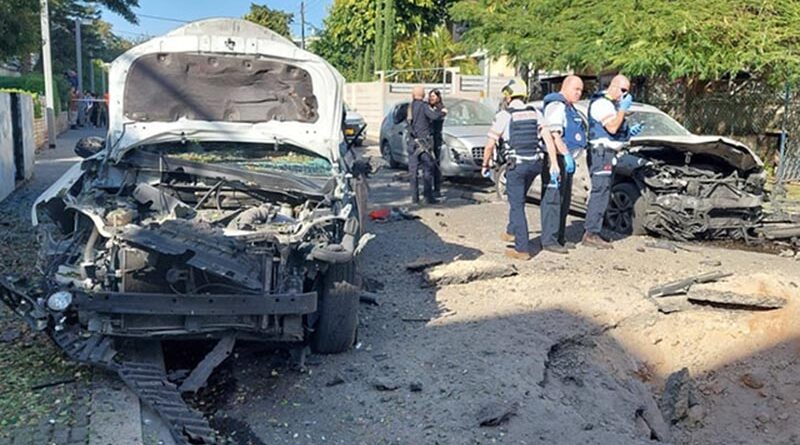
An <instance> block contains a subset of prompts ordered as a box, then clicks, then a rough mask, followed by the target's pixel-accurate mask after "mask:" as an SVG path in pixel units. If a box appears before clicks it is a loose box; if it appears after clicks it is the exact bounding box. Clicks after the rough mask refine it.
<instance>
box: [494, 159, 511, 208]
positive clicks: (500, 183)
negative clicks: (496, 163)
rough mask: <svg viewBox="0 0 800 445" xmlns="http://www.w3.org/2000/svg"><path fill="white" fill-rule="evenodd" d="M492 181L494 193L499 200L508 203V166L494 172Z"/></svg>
mask: <svg viewBox="0 0 800 445" xmlns="http://www.w3.org/2000/svg"><path fill="white" fill-rule="evenodd" d="M492 181H494V191H495V193H496V194H497V199H498V200H500V201H508V193H507V189H506V165H502V166H501V167H500V168H498V169H496V170H492Z"/></svg>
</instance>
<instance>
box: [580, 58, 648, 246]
mask: <svg viewBox="0 0 800 445" xmlns="http://www.w3.org/2000/svg"><path fill="white" fill-rule="evenodd" d="M630 87H631V83H630V81H629V80H628V78H627V77H625V76H623V75H621V74H619V75H617V76H615V77H614V78H613V79H612V80H611V84H610V85H609V86H608V89H607V90H606V91H601V92H599V93H597V94H595V95H594V96H593V97H592V99H591V102H590V103H589V175H590V176H591V179H592V190H591V192H590V193H589V203H588V205H587V209H586V224H585V229H586V233H584V235H583V241H582V242H583V244H585V245H587V246H591V247H596V248H598V249H613V246H612V245H611V243H609V242H608V241H606V240H604V239H603V238H602V237H601V236H600V232H601V231H602V229H603V217H604V216H605V213H606V208H607V207H608V199H609V196H610V194H611V181H612V174H613V172H614V165H615V164H616V155H617V152H619V150H620V149H622V147H623V145H624V143H625V142H627V141H628V140H629V139H630V136H631V131H629V129H628V124H627V122H626V121H625V113H626V112H627V111H628V110H630V108H631V105H633V96H632V95H631V94H630V93H629V92H628V91H629V90H630ZM631 130H633V131H632V132H633V133H634V135H635V133H637V132H638V131H639V130H640V128H638V126H637V128H636V129H631Z"/></svg>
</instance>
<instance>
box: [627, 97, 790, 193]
mask: <svg viewBox="0 0 800 445" xmlns="http://www.w3.org/2000/svg"><path fill="white" fill-rule="evenodd" d="M640 97H641V98H642V100H643V101H644V102H647V103H650V104H652V105H655V106H657V107H658V108H660V109H662V110H664V111H666V112H667V113H669V114H670V115H671V116H673V117H674V118H676V119H677V120H679V121H680V122H681V123H683V124H684V126H686V127H687V128H688V129H689V130H690V131H692V132H693V133H696V134H716V135H722V136H729V137H733V138H736V139H739V140H742V141H743V142H745V143H747V144H748V145H750V146H751V147H753V148H754V149H755V150H756V151H757V152H758V154H759V155H760V156H761V157H762V159H763V160H764V161H765V164H766V166H767V169H768V170H769V171H771V172H772V173H773V174H774V177H775V180H776V182H777V184H778V185H779V187H782V185H783V184H785V183H787V182H794V181H800V85H796V86H791V85H790V86H787V87H786V88H785V89H775V88H769V87H767V86H764V85H759V84H752V85H749V86H747V87H742V88H740V89H738V90H736V89H733V92H725V93H719V92H715V93H706V92H704V91H700V92H688V91H686V90H685V89H683V87H681V86H679V85H678V86H675V85H672V86H667V87H660V88H657V89H656V88H652V87H651V88H649V89H645V90H644V91H643V94H641V95H640Z"/></svg>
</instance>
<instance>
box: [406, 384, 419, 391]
mask: <svg viewBox="0 0 800 445" xmlns="http://www.w3.org/2000/svg"><path fill="white" fill-rule="evenodd" d="M408 389H409V390H410V391H411V392H422V382H411V383H410V384H409V385H408Z"/></svg>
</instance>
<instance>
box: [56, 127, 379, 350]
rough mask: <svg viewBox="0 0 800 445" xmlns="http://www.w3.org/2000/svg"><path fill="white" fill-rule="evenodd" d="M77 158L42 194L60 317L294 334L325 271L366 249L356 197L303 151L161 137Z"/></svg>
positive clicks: (158, 331)
mask: <svg viewBox="0 0 800 445" xmlns="http://www.w3.org/2000/svg"><path fill="white" fill-rule="evenodd" d="M83 168H84V172H83V174H82V175H81V177H80V179H79V180H78V181H76V182H75V183H74V184H72V185H71V186H70V187H69V188H67V189H65V190H64V191H63V193H62V194H60V196H59V198H54V199H50V200H48V201H46V202H45V203H43V207H45V208H46V209H47V213H48V214H49V216H50V219H51V220H52V221H53V222H54V223H55V224H56V225H57V226H58V230H44V231H43V233H45V234H47V236H46V238H45V240H44V241H45V243H44V246H45V247H44V249H43V250H44V251H43V255H42V260H43V261H42V271H43V273H44V277H45V283H44V288H43V291H44V295H49V297H48V301H47V303H48V307H49V309H50V311H51V312H53V313H57V314H58V315H57V317H56V323H57V325H64V324H70V323H79V324H80V325H81V326H84V327H85V329H86V330H87V331H88V332H93V333H102V334H108V335H125V336H175V335H188V336H196V335H200V334H208V333H214V332H223V331H225V330H237V331H239V332H241V333H243V334H244V336H247V335H249V336H252V337H254V338H256V339H261V340H264V339H269V340H276V341H293V342H300V341H303V340H304V339H305V338H307V336H308V335H309V334H310V333H311V332H313V325H314V323H315V321H316V319H315V317H316V313H317V309H318V307H317V306H318V295H319V293H320V292H322V291H323V290H322V286H323V283H322V276H323V274H324V273H325V272H327V271H328V269H330V268H331V267H335V266H336V265H346V264H348V263H351V262H352V261H353V259H354V255H355V254H356V250H357V248H358V244H357V243H358V241H359V237H360V227H359V219H358V210H357V208H356V206H357V204H356V202H355V199H354V194H353V193H352V191H350V190H343V188H347V187H348V185H347V184H346V183H342V182H339V181H337V180H336V178H335V177H334V176H332V173H331V171H332V170H331V166H330V163H329V161H328V160H326V159H324V158H321V157H319V156H315V155H314V154H313V153H310V152H303V150H300V149H298V148H297V147H291V146H280V145H275V144H263V145H256V144H244V143H238V144H237V143H216V142H213V143H207V142H204V143H202V144H201V143H198V142H183V143H180V142H178V143H162V144H157V145H144V146H140V147H138V148H136V149H134V150H132V151H131V152H129V153H127V154H126V156H125V157H124V158H123V159H122V160H121V161H120V162H117V163H112V162H106V160H105V158H103V157H102V156H100V157H94V158H90V159H87V160H86V161H84V163H83ZM365 241H366V239H365ZM54 295H55V297H54ZM51 300H52V301H51ZM67 300H70V301H67ZM51 303H52V304H51ZM56 329H59V327H58V326H56Z"/></svg>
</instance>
